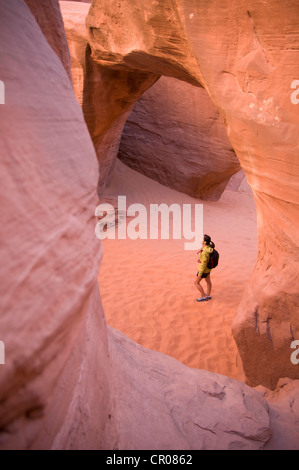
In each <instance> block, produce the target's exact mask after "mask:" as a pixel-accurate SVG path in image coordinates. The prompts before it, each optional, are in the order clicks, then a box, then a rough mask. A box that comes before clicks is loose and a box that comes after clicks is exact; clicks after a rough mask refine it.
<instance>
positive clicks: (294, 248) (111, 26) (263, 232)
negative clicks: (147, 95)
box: [87, 0, 299, 388]
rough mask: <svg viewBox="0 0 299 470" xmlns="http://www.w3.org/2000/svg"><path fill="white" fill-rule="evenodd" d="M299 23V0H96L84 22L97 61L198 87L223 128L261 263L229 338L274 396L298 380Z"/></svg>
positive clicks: (249, 371) (253, 376)
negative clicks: (249, 197)
mask: <svg viewBox="0 0 299 470" xmlns="http://www.w3.org/2000/svg"><path fill="white" fill-rule="evenodd" d="M297 24H298V5H297V2H296V0H292V1H290V2H288V4H283V3H281V2H280V1H279V0H274V1H272V2H269V3H262V4H261V3H260V4H259V3H257V2H255V1H254V0H241V1H240V2H239V3H238V8H235V6H234V5H233V4H232V3H231V2H230V1H229V0H225V1H222V2H218V1H214V2H212V3H209V5H208V6H207V4H206V2H205V1H204V0H200V1H198V2H197V3H196V4H195V3H194V2H192V1H190V0H177V1H173V0H166V1H163V3H162V2H151V1H144V2H142V3H138V4H134V5H133V3H132V2H131V1H129V0H124V1H122V2H121V4H119V5H118V8H114V7H113V5H112V4H111V2H110V1H109V0H94V1H93V3H92V5H91V9H90V10H89V14H88V17H87V26H88V31H89V32H88V42H89V45H90V47H91V58H92V60H93V61H94V62H95V63H97V64H99V65H100V66H101V67H105V68H106V69H107V70H110V71H119V72H124V71H125V72H133V71H135V72H136V71H138V72H142V73H155V74H159V75H166V76H171V77H174V78H179V79H181V80H185V81H187V82H188V83H191V84H195V85H197V86H198V85H201V86H203V87H204V88H205V89H206V90H207V92H208V94H209V95H210V97H211V98H212V100H213V102H214V104H215V105H216V107H217V109H218V111H219V113H220V115H221V116H222V118H223V120H224V122H225V125H226V129H227V133H228V136H229V139H230V142H231V144H232V146H233V148H234V150H235V152H236V154H237V156H238V158H239V161H240V163H241V166H242V168H243V169H244V171H245V173H246V177H247V180H248V183H249V184H250V186H251V189H252V191H253V194H254V198H255V202H256V207H257V217H258V259H257V264H256V267H255V269H254V272H253V274H252V276H251V279H250V282H249V285H248V289H247V292H246V294H245V295H244V298H243V300H242V302H241V305H240V308H239V310H238V313H237V316H236V318H235V321H234V325H233V333H234V337H235V340H236V342H237V345H238V349H239V353H240V356H241V358H242V362H243V367H244V371H245V374H246V376H247V380H248V383H249V384H251V385H257V384H263V385H265V386H267V387H271V388H274V387H275V385H276V383H277V380H278V379H279V378H280V377H285V376H287V377H291V378H298V377H299V370H298V367H296V366H294V365H293V364H292V363H291V361H290V345H291V342H292V340H293V339H297V338H298V337H299V319H298V315H297V312H298V307H299V295H298V288H297V285H298V230H297V226H298V224H297V220H298V216H299V211H298V163H297V162H298V136H297V128H298V120H299V117H298V108H297V106H296V105H294V104H292V102H291V93H292V89H291V84H292V83H293V81H294V80H296V79H298V77H299V65H298V64H299V32H298V28H297ZM115 86H118V85H117V79H116V85H115Z"/></svg>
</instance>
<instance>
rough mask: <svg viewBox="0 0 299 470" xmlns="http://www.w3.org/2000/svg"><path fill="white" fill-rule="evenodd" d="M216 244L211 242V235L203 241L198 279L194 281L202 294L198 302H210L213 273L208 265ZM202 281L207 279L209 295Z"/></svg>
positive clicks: (205, 236) (206, 236)
mask: <svg viewBox="0 0 299 470" xmlns="http://www.w3.org/2000/svg"><path fill="white" fill-rule="evenodd" d="M214 247H215V244H214V243H213V242H212V241H211V237H210V236H209V235H204V237H203V240H202V249H201V250H200V251H199V252H198V253H200V255H199V260H198V272H197V274H196V278H195V280H194V284H195V286H196V288H197V289H198V290H199V292H200V293H201V297H199V298H198V299H196V300H197V302H204V301H208V300H210V299H211V298H212V297H211V291H212V282H211V275H210V273H211V271H212V269H209V268H208V263H209V261H210V256H211V253H213V249H214ZM202 279H205V281H206V283H207V293H205V291H204V289H203V287H202V286H201V284H200V283H201V281H202Z"/></svg>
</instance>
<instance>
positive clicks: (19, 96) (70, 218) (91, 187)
mask: <svg viewBox="0 0 299 470" xmlns="http://www.w3.org/2000/svg"><path fill="white" fill-rule="evenodd" d="M53 4H54V3H53ZM42 29H43V28H42ZM42 29H41V28H40V27H39V26H38V24H37V22H36V20H35V18H34V16H33V15H32V13H31V12H30V10H29V8H28V7H27V5H26V4H25V2H23V0H10V1H9V2H7V1H5V0H0V44H1V47H0V63H1V77H0V78H1V81H3V83H4V84H5V104H4V105H1V106H0V114H1V134H0V152H1V157H2V158H1V173H0V179H1V188H2V191H1V197H2V202H1V220H2V223H1V233H0V235H1V246H0V254H1V260H2V263H1V266H0V280H1V282H0V294H1V295H0V299H1V317H0V332H1V341H3V343H4V344H5V364H1V366H0V367H1V369H0V448H1V449H117V448H119V447H120V446H121V447H122V448H124V449H126V448H127V449H129V448H138V446H142V448H149V449H150V448H155V449H165V448H166V449H176V448H177V445H178V444H179V445H180V446H181V448H184V449H185V448H186V446H188V447H187V448H190V449H199V448H207V449H212V448H236V449H239V448H242V449H245V448H248V449H261V448H264V446H265V445H266V443H267V442H268V441H269V439H270V436H271V429H270V420H269V410H268V406H267V404H266V402H265V400H264V399H263V397H262V396H261V394H260V393H258V392H256V391H254V390H252V389H250V388H249V387H248V386H247V385H245V384H242V383H240V382H237V381H234V380H232V379H229V378H227V377H223V376H218V375H217V374H211V373H209V372H203V371H193V370H191V369H188V368H187V367H185V366H183V365H181V364H179V363H177V362H176V361H174V360H173V359H171V358H169V357H167V356H163V355H160V354H158V353H154V352H152V351H146V350H144V349H143V348H141V347H138V346H137V345H135V344H134V343H132V342H131V341H129V340H128V339H127V338H126V337H124V336H123V335H121V334H120V333H118V332H113V331H111V330H110V329H109V331H108V330H107V326H106V322H105V317H104V314H103V310H102V307H101V300H100V294H99V286H98V282H97V274H98V270H99V264H100V259H101V254H102V248H101V244H100V242H99V241H98V240H97V239H96V238H95V234H94V228H95V217H94V208H95V206H96V202H97V195H96V185H97V180H98V161H97V158H96V154H95V151H94V147H93V145H92V142H91V139H90V137H89V133H88V130H87V127H86V124H85V121H84V117H83V114H82V111H81V109H80V106H79V104H78V102H77V100H76V98H75V95H74V93H73V88H72V85H71V83H70V80H69V77H68V74H67V73H66V70H65V68H64V67H63V65H62V62H61V61H60V60H59V58H58V56H57V54H56V53H55V52H54V51H53V50H52V49H51V47H50V46H49V43H48V41H47V39H48V38H47V39H46V38H45V36H44V35H43V34H42ZM29 32H30V34H29ZM53 34H54V35H55V31H53ZM4 46H5V47H4ZM140 364H141V366H142V367H140ZM186 384H190V386H187V387H186ZM139 391H141V392H142V393H139ZM124 392H125V393H124ZM190 400H191V402H190ZM190 403H191V405H190ZM215 403H216V404H217V407H216V408H217V414H215ZM231 407H233V409H234V413H235V418H234V419H233V418H232V413H231ZM139 410H143V411H144V418H146V419H142V418H143V417H142V416H141V414H140V413H139ZM160 411H161V413H162V414H161V417H162V418H163V419H162V418H161V417H160V413H159V412H160ZM190 412H191V415H190ZM188 413H189V414H188ZM189 415H190V416H191V418H192V420H193V421H192V422H189V418H188V420H187V421H186V419H185V417H186V416H189ZM219 416H220V417H221V419H219ZM159 417H160V418H159ZM156 418H157V420H158V421H157V420H156ZM151 419H152V420H153V421H152V422H151V421H150V420H151ZM161 419H162V420H161ZM157 430H159V433H156V431H157ZM168 431H169V432H168Z"/></svg>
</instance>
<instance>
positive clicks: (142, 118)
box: [118, 77, 240, 200]
mask: <svg viewBox="0 0 299 470" xmlns="http://www.w3.org/2000/svg"><path fill="white" fill-rule="evenodd" d="M118 156H119V158H120V159H121V160H122V161H123V162H124V163H126V164H127V165H128V166H130V167H131V168H133V169H134V170H137V171H139V172H140V173H143V174H145V175H146V176H148V177H150V178H152V179H155V180H156V181H158V182H159V183H162V184H164V185H165V186H168V187H171V188H173V189H176V190H177V191H181V192H184V193H187V194H190V195H191V196H194V197H198V198H200V199H204V200H218V199H219V198H220V196H221V194H222V193H223V191H224V189H225V188H226V186H227V183H228V181H229V180H230V178H231V176H232V175H234V174H235V173H237V172H238V171H239V170H240V163H239V160H238V158H237V157H236V155H235V152H234V150H233V149H232V146H231V143H230V142H229V140H228V137H227V134H226V130H225V126H224V124H223V120H222V118H221V116H220V114H219V113H218V110H217V108H216V106H215V105H214V104H213V102H212V101H211V98H210V97H209V95H208V93H207V92H206V90H205V89H204V88H202V87H195V86H192V85H190V84H189V83H185V82H182V81H181V80H176V79H174V78H169V77H161V78H160V80H159V81H158V82H157V83H156V84H155V85H153V86H152V87H151V88H150V89H149V90H148V91H147V92H145V93H144V95H143V96H142V97H141V98H140V99H139V100H138V102H137V103H136V105H135V106H134V109H133V111H132V112H131V114H130V116H129V117H128V119H127V122H126V124H125V127H124V131H123V134H122V139H121V144H120V148H119V154H118Z"/></svg>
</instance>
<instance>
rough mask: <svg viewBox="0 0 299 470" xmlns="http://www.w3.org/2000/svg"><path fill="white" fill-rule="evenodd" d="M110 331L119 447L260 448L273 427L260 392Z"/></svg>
mask: <svg viewBox="0 0 299 470" xmlns="http://www.w3.org/2000/svg"><path fill="white" fill-rule="evenodd" d="M108 330H109V350H110V354H111V362H112V365H113V381H114V387H115V388H114V390H115V392H114V393H115V396H117V397H118V401H117V403H116V407H115V416H114V418H115V423H116V427H117V430H118V439H119V446H120V448H121V449H126V450H129V449H137V450H138V449H150V450H163V449H164V450H165V449H171V450H179V449H182V450H188V449H201V450H211V449H214V450H219V449H225V450H228V449H231V450H244V449H249V450H254V449H262V448H263V447H264V445H265V443H266V442H267V441H268V439H269V438H270V436H271V430H270V427H269V415H268V406H267V403H266V401H264V400H263V398H262V396H261V395H260V394H259V393H258V392H256V391H254V390H252V389H251V388H249V387H247V386H246V385H244V384H242V383H241V382H238V381H236V380H233V379H230V378H228V377H225V376H223V375H219V374H213V373H211V372H207V371H203V370H196V369H189V368H188V367H186V366H184V365H183V364H181V363H179V362H177V361H175V360H174V359H172V358H170V357H168V356H164V355H163V354H159V353H155V352H153V351H149V350H147V349H145V348H143V347H141V346H139V345H137V344H136V343H133V341H131V340H129V339H128V338H127V337H126V336H125V335H123V334H122V333H120V332H118V331H117V330H114V329H112V328H110V327H109V328H108Z"/></svg>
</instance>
